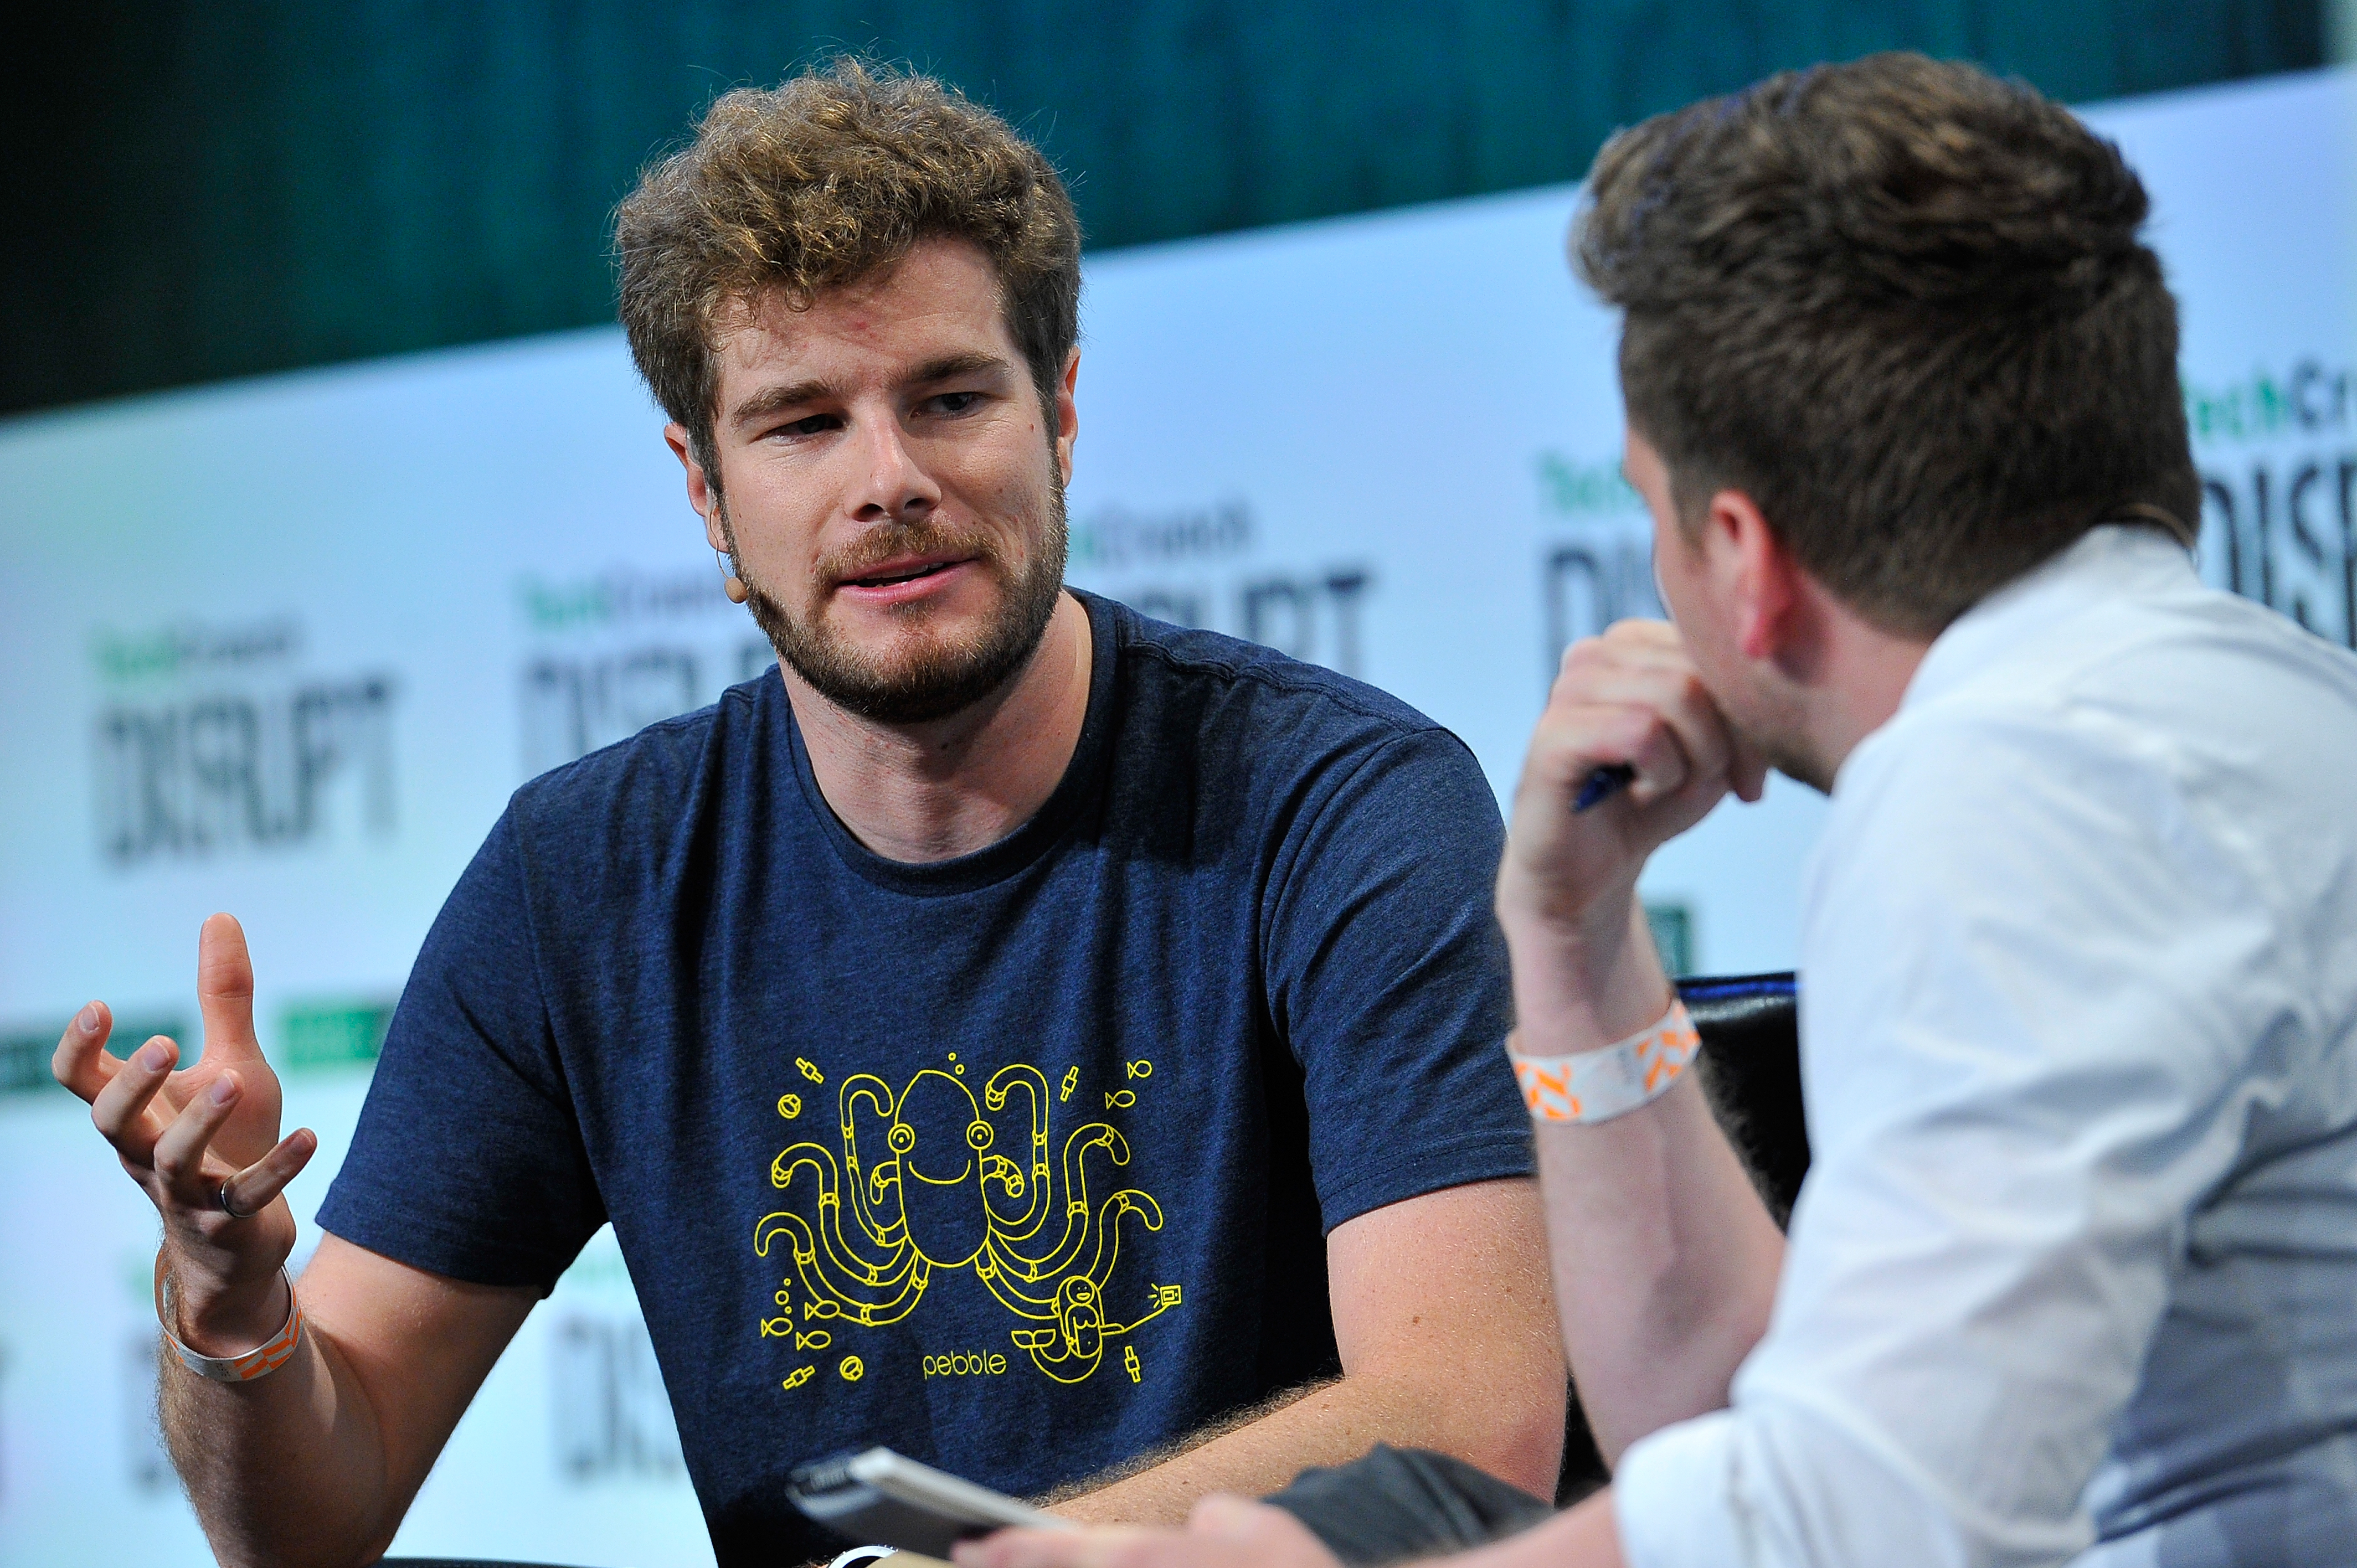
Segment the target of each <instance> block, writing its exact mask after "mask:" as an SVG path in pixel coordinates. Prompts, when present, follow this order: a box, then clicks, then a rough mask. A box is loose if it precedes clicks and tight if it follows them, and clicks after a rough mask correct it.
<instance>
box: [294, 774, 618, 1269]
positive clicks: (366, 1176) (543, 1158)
mask: <svg viewBox="0 0 2357 1568" xmlns="http://www.w3.org/2000/svg"><path fill="white" fill-rule="evenodd" d="M605 1221H606V1214H605V1208H604V1205H603V1203H602V1200H601V1199H600V1197H599V1196H598V1192H597V1182H596V1180H595V1178H594V1177H593V1176H592V1174H591V1172H590V1168H589V1160H588V1155H587V1150H586V1149H585V1148H584V1146H583V1143H582V1138H581V1131H580V1124H579V1122H578V1121H577V1119H576V1116H575V1113H574V1111H573V1106H572V1101H571V1097H570V1094H569V1093H568V1091H567V1089H566V1085H565V1077H564V1073H563V1071H562V1069H561V1066H560V1064H559V1061H558V1058H557V1053H556V1046H555V1041H554V1034H553V1031H552V1030H551V1027H550V1024H549V1017H548V1010H547V1008H546V1006H545V1005H544V1002H543V999H542V995H541V988H540V983H539V969H538V964H537V962H536V960H535V955H534V950H533V937H532V920H531V908H530V900H529V897H528V896H527V892H526V877H525V870H524V866H523V863H522V853H521V849H520V846H519V843H518V837H517V832H516V827H515V821H514V814H513V811H512V810H511V811H510V812H509V814H508V815H506V816H503V817H502V818H500V822H499V824H498V826H496V827H494V828H493V829H492V830H491V834H490V838H489V839H488V840H487V841H486V842H485V843H484V844H483V847H482V849H481V850H480V851H479V852H478V853H477V854H476V856H475V859H474V863H473V864H472V865H469V866H468V868H467V871H466V874H465V875H463V876H461V877H460V878H459V879H458V885H457V887H456V888H454V889H453V890H452V891H451V894H450V897H449V899H448V901H447V903H445V904H444V905H443V907H442V912H441V914H440V915H439V916H438V917H436V919H435V922H434V927H433V929H432V930H431V931H430V932H428V933H427V935H426V939H425V947H424V948H423V949H422V950H420V951H419V953H418V955H417V962H416V965H415V967H414V968H413V969H412V970H411V972H410V977H409V983H408V985H407V987H406V988H404V991H403V993H402V996H401V1004H400V1005H399V1007H398V1008H397V1009H396V1010H395V1011H394V1013H393V1023H392V1026H391V1027H390V1029H389V1030H388V1031H387V1033H386V1036H385V1042H384V1051H383V1055H382V1058H381V1059H380V1060H379V1062H378V1063H377V1069H376V1078H375V1080H374V1081H373V1082H372V1083H371V1084H370V1086H369V1092H368V1100H367V1101H366V1103H365V1104H364V1105H363V1106H362V1107H361V1119H360V1126H359V1128H358V1130H357V1132H356V1133H354V1135H353V1138H352V1145H351V1150H350V1153H349V1154H348V1155H346V1156H345V1158H344V1164H343V1166H342V1168H341V1169H340V1170H339V1171H338V1172H337V1173H336V1179H335V1182H334V1184H333V1185H332V1186H331V1187H329V1188H328V1197H327V1201H326V1202H325V1203H323V1204H322V1205H321V1206H320V1208H319V1215H318V1222H319V1225H320V1227H321V1229H323V1230H329V1231H333V1232H334V1233H335V1234H336V1235H338V1236H340V1237H342V1238H343V1239H344V1240H348V1241H351V1242H354V1243H356V1244H358V1245H360V1246H362V1247H365V1248H367V1249H368V1250H369V1251H372V1252H379V1253H382V1254H383V1255H384V1256H386V1257H389V1258H393V1259H395V1260H396V1261H398V1262H404V1263H407V1264H410V1265H411V1266H412V1267H414V1268H419V1269H425V1270H426V1271H428V1272H430V1273H437V1274H446V1275H448V1276H450V1277H451V1278H454V1279H461V1280H467V1281H470V1282H472V1283H477V1284H487V1285H511V1286H512V1285H529V1286H531V1287H532V1288H533V1289H535V1290H538V1291H540V1292H541V1293H542V1294H546V1293H547V1292H548V1291H550V1290H552V1289H554V1286H555V1283H556V1280H557V1276H558V1275H560V1274H562V1273H564V1272H565V1268H566V1267H567V1266H568V1265H569V1264H570V1263H571V1262H572V1261H573V1259H574V1257H575V1255H576V1254H577V1253H578V1252H579V1251H580V1250H581V1248H582V1246H583V1245H584V1244H585V1243H586V1242H587V1240H588V1239H589V1238H590V1237H591V1236H592V1235H594V1234H595V1233H596V1232H597V1228H598V1227H599V1226H601V1225H603V1224H604V1223H605Z"/></svg>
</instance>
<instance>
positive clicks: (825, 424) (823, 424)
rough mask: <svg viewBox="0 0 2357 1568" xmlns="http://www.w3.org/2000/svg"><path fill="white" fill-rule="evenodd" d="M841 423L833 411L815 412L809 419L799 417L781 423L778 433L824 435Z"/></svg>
mask: <svg viewBox="0 0 2357 1568" xmlns="http://www.w3.org/2000/svg"><path fill="white" fill-rule="evenodd" d="M839 423H841V422H840V421H838V420H837V419H836V418H835V416H834V415H833V414H831V413H813V414H812V415H811V416H810V417H809V418H808V419H797V420H793V421H791V422H790V423H788V424H780V425H779V426H778V428H777V432H776V434H778V435H825V434H826V433H827V432H828V431H830V430H832V429H834V427H835V425H836V424H839Z"/></svg>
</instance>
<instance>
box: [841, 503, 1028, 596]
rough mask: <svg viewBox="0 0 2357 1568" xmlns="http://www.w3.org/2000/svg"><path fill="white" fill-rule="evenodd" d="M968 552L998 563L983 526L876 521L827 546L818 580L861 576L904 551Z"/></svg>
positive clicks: (993, 542)
mask: <svg viewBox="0 0 2357 1568" xmlns="http://www.w3.org/2000/svg"><path fill="white" fill-rule="evenodd" d="M934 553H947V554H953V555H972V556H975V557H978V558H980V559H982V560H985V561H987V562H990V563H991V564H998V543H997V541H996V540H995V539H994V538H992V537H991V535H990V533H989V532H987V531H986V530H984V529H979V528H969V527H964V526H962V525H960V524H957V523H943V522H939V521H935V520H933V519H931V518H925V519H922V520H920V521H915V522H886V523H878V524H877V525H876V526H875V527H874V528H871V529H869V530H868V531H867V532H866V533H863V534H861V535H860V536H859V537H858V538H857V539H856V540H853V541H851V542H849V543H847V544H845V545H842V546H841V547H839V548H837V549H834V550H830V551H828V552H827V553H825V554H823V555H822V556H820V557H819V559H818V561H817V564H816V568H815V570H816V573H817V576H818V580H819V581H820V582H821V583H822V584H825V583H837V582H841V581H843V580H844V579H845V578H848V577H862V576H866V575H868V574H869V573H870V572H872V571H874V570H875V569H876V568H877V567H878V566H881V565H883V564H886V563H887V562H889V561H896V560H899V558H901V557H902V556H906V555H929V554H934Z"/></svg>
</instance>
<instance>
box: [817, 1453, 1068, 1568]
mask: <svg viewBox="0 0 2357 1568" xmlns="http://www.w3.org/2000/svg"><path fill="white" fill-rule="evenodd" d="M786 1495H787V1496H788V1497H790V1498H793V1500H794V1506H795V1507H796V1508H798V1509H802V1512H804V1513H806V1514H808V1515H809V1516H810V1517H811V1518H812V1519H813V1520H817V1521H818V1522H819V1523H820V1524H823V1525H824V1526H826V1528H827V1529H829V1530H834V1532H835V1533H836V1534H837V1535H841V1536H845V1537H847V1538H849V1539H850V1540H853V1541H877V1542H879V1543H881V1544H883V1545H886V1546H897V1547H899V1549H900V1550H901V1551H903V1552H922V1553H923V1554H924V1555H925V1556H928V1557H947V1556H948V1555H949V1554H950V1548H951V1546H952V1545H953V1544H955V1543H956V1542H958V1541H964V1540H966V1539H967V1538H969V1537H971V1536H976V1535H988V1534H989V1533H990V1532H991V1531H992V1530H999V1529H1003V1528H1004V1527H1006V1526H1007V1525H1010V1524H1014V1525H1026V1526H1029V1527H1030V1528H1033V1529H1037V1530H1070V1529H1071V1528H1072V1521H1071V1520H1067V1519H1059V1518H1058V1517H1056V1516H1055V1515H1054V1514H1050V1513H1042V1512H1040V1511H1039V1509H1035V1508H1032V1507H1031V1506H1029V1505H1028V1504H1027V1503H1018V1502H1017V1501H1016V1500H1015V1499H1014V1498H1006V1497H1001V1496H999V1494H997V1493H996V1492H994V1491H992V1490H990V1489H989V1488H988V1487H977V1486H975V1485H974V1483H973V1482H972V1481H961V1480H960V1479H958V1478H957V1477H955V1476H952V1475H949V1474H947V1473H946V1472H944V1471H941V1470H936V1469H934V1468H933V1467H932V1466H931V1465H920V1464H918V1463H917V1461H915V1460H914V1459H909V1458H904V1457H903V1456H901V1455H898V1454H895V1453H893V1452H892V1450H890V1449H889V1448H868V1449H863V1450H860V1451H858V1452H856V1453H855V1452H849V1451H846V1452H845V1453H841V1454H837V1455H833V1456H831V1457H829V1458H825V1459H814V1460H813V1461H811V1462H810V1463H809V1464H807V1465H798V1466H795V1467H794V1471H793V1474H792V1475H791V1476H790V1477H787V1481H786Z"/></svg>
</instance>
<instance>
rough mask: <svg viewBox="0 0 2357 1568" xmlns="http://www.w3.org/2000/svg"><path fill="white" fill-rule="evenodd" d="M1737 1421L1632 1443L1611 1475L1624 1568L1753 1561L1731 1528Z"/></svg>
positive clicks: (1714, 1418)
mask: <svg viewBox="0 0 2357 1568" xmlns="http://www.w3.org/2000/svg"><path fill="white" fill-rule="evenodd" d="M1734 1443H1735V1417H1734V1416H1733V1414H1732V1413H1730V1412H1727V1411H1717V1412H1713V1413H1711V1414H1709V1415H1703V1416H1696V1417H1695V1419H1694V1420H1692V1421H1682V1422H1679V1423H1676V1424H1675V1425H1672V1426H1665V1427H1663V1428H1662V1429H1661V1430H1660V1431H1659V1432H1656V1433H1653V1434H1651V1435H1649V1436H1646V1437H1643V1438H1641V1439H1639V1440H1638V1441H1637V1442H1635V1443H1633V1444H1630V1446H1629V1450H1628V1452H1627V1453H1625V1454H1623V1455H1620V1466H1619V1467H1618V1468H1617V1469H1615V1470H1614V1471H1613V1472H1612V1509H1613V1515H1614V1519H1615V1520H1616V1522H1617V1523H1618V1524H1619V1526H1620V1555H1621V1556H1622V1557H1624V1558H1626V1559H1627V1560H1628V1563H1629V1568H1738V1565H1740V1564H1748V1563H1751V1562H1752V1561H1753V1557H1752V1553H1751V1552H1750V1551H1749V1547H1748V1544H1747V1542H1746V1541H1744V1539H1743V1535H1742V1532H1740V1531H1738V1530H1737V1528H1736V1505H1735V1449H1734Z"/></svg>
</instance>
